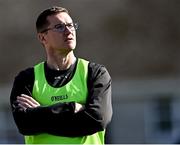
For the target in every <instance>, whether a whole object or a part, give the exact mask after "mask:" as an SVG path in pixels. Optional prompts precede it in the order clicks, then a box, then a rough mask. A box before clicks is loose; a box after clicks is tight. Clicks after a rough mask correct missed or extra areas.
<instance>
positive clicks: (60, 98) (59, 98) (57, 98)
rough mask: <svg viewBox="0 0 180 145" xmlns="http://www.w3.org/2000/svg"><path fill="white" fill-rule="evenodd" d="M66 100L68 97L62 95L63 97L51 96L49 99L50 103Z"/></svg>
mask: <svg viewBox="0 0 180 145" xmlns="http://www.w3.org/2000/svg"><path fill="white" fill-rule="evenodd" d="M65 99H68V95H64V96H52V97H51V101H52V102H54V101H61V100H65Z"/></svg>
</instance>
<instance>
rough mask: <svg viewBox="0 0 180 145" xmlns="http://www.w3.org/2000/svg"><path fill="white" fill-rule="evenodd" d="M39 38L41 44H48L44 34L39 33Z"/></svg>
mask: <svg viewBox="0 0 180 145" xmlns="http://www.w3.org/2000/svg"><path fill="white" fill-rule="evenodd" d="M37 37H38V40H39V41H40V43H42V44H45V43H46V39H45V35H44V34H43V33H38V34H37Z"/></svg>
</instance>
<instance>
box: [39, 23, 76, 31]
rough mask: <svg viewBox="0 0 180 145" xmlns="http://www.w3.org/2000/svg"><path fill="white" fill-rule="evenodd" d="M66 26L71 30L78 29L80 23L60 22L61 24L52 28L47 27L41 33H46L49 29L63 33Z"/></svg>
mask: <svg viewBox="0 0 180 145" xmlns="http://www.w3.org/2000/svg"><path fill="white" fill-rule="evenodd" d="M66 27H68V29H69V30H71V31H75V30H77V29H78V23H67V24H65V23H60V24H57V25H55V26H54V27H52V28H47V29H45V30H43V31H41V33H44V32H46V31H49V30H54V31H57V32H61V33H62V32H65V30H66Z"/></svg>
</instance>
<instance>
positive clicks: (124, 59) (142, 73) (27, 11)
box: [0, 0, 180, 144]
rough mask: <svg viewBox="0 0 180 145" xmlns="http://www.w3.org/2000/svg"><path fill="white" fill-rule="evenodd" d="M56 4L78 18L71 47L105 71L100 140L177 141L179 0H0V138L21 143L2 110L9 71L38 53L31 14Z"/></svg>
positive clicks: (26, 63)
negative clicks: (109, 110) (107, 119)
mask: <svg viewBox="0 0 180 145" xmlns="http://www.w3.org/2000/svg"><path fill="white" fill-rule="evenodd" d="M52 5H60V6H63V7H66V8H68V9H69V10H70V14H71V15H72V17H73V18H74V21H77V22H78V23H79V30H78V32H77V39H78V44H77V48H76V50H75V53H76V55H77V56H79V57H84V58H86V59H88V60H90V61H94V62H97V63H101V64H104V65H105V66H106V67H107V69H108V70H109V73H110V74H111V76H112V81H113V108H114V116H113V120H112V123H111V124H110V125H109V126H108V132H107V143H117V144H121V143H129V144H131V143H176V142H179V141H180V114H179V112H180V107H179V106H180V91H179V87H180V63H179V62H180V57H179V56H180V49H179V48H180V43H179V40H180V19H179V18H180V16H179V15H180V9H179V7H180V1H179V0H149V1H143V0H120V1H119V0H111V1H103V0H101V1H95V0H86V1H84V0H76V1H73V0H72V1H70V0H69V1H65V0H62V1H58V0H46V1H44V0H38V1H35V0H34V1H32V0H26V1H23V0H14V1H11V0H6V1H3V0H0V16H1V17H0V19H1V24H0V32H1V33H0V46H1V47H0V60H1V61H0V65H1V71H0V96H1V102H0V130H1V131H0V143H23V137H22V135H20V134H19V133H18V130H17V128H16V126H15V124H14V121H13V118H12V114H11V112H10V105H9V96H10V91H11V87H12V83H13V79H14V77H15V76H16V75H17V73H18V72H19V71H20V70H22V69H25V68H26V67H28V66H33V65H34V64H36V63H38V62H40V61H42V60H43V59H44V58H45V53H44V49H43V48H42V46H41V45H40V44H39V42H38V40H37V39H36V32H35V21H36V18H37V15H38V14H39V13H40V11H42V10H43V9H44V8H47V7H50V6H52Z"/></svg>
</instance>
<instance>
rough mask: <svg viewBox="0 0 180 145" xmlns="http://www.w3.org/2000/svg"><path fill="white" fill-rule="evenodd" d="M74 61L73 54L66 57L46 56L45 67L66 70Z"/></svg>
mask: <svg viewBox="0 0 180 145" xmlns="http://www.w3.org/2000/svg"><path fill="white" fill-rule="evenodd" d="M75 61H76V57H75V56H74V53H73V52H71V53H69V54H68V55H66V56H47V65H48V67H50V68H51V69H55V70H66V69H68V68H69V67H70V66H71V65H72V64H74V63H75Z"/></svg>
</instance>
